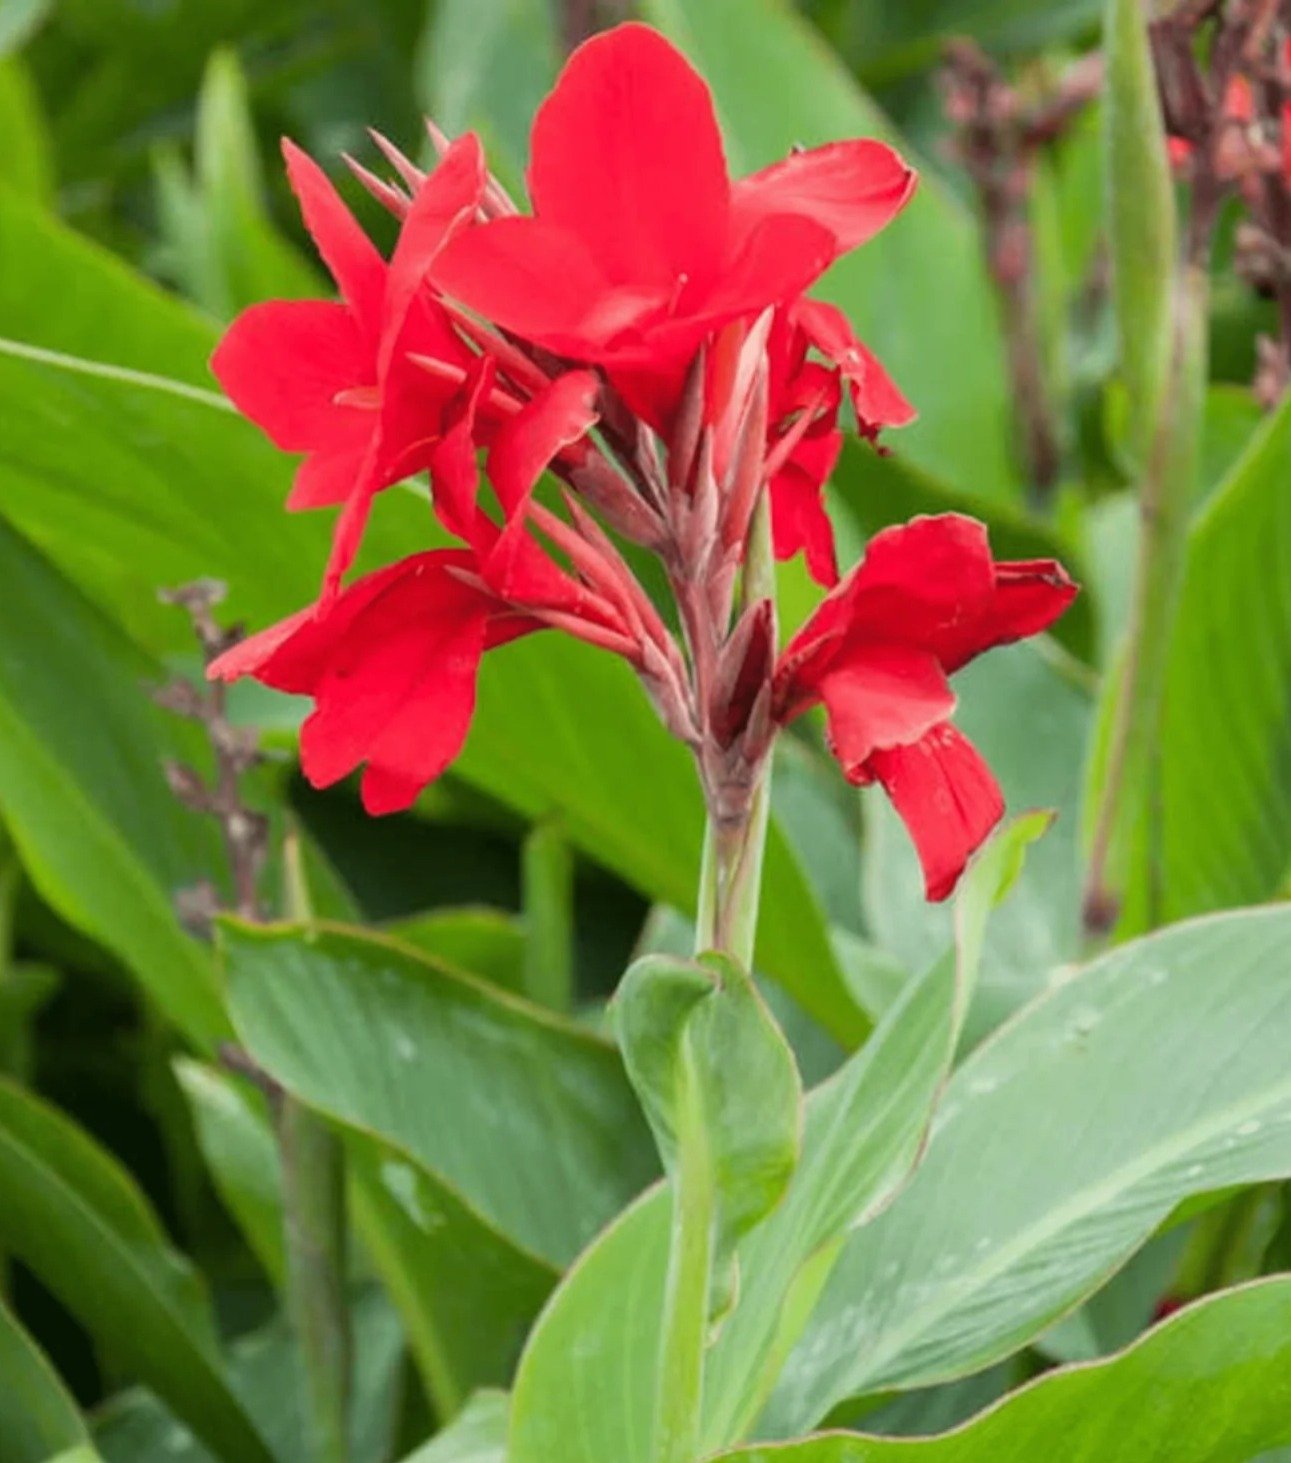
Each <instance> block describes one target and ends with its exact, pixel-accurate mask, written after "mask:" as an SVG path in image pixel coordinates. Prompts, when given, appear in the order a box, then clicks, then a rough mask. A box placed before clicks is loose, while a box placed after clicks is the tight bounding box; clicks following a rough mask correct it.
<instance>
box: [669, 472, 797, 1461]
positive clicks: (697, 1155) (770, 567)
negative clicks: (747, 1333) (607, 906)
mask: <svg viewBox="0 0 1291 1463" xmlns="http://www.w3.org/2000/svg"><path fill="white" fill-rule="evenodd" d="M759 600H770V601H771V604H772V606H774V604H775V558H774V556H773V554H772V548H771V510H770V504H769V502H768V499H767V494H766V492H765V491H764V492H763V493H762V494H761V495H760V497H759V499H758V503H757V505H756V507H755V508H754V511H753V518H752V522H751V523H750V526H749V539H748V545H747V549H746V553H745V561H744V573H743V575H742V578H741V587H740V605H739V608H740V609H741V610H744V609H747V608H748V606H750V605H751V604H754V603H756V602H758V601H759ZM771 633H772V638H773V639H774V636H775V628H774V617H773V619H772V631H771ZM770 811H771V756H770V753H769V752H768V753H767V755H766V757H765V759H764V761H763V764H762V767H761V768H760V770H759V773H758V776H757V779H756V781H755V783H754V785H753V787H752V789H751V791H750V793H749V798H748V803H747V806H746V808H745V812H744V816H743V817H742V818H741V819H739V820H738V821H736V822H734V823H732V822H730V821H726V822H720V821H719V820H717V819H715V818H713V817H712V816H711V815H710V817H709V820H708V826H707V828H706V829H705V833H704V852H703V862H702V864H701V866H700V878H699V898H698V901H697V907H698V913H697V916H696V926H695V950H696V953H697V954H702V953H703V952H704V951H705V950H721V951H723V952H724V953H726V954H728V955H730V956H731V957H732V958H733V959H734V960H736V961H737V962H738V964H739V965H740V966H741V967H742V968H743V969H745V970H748V971H751V970H752V968H753V952H754V945H755V942H756V936H757V923H758V904H759V899H760V895H761V891H762V861H763V854H764V851H765V849H766V839H767V823H768V820H769V817H770ZM681 1082H682V1084H683V1090H682V1092H681V1093H680V1095H679V1096H680V1100H679V1103H678V1111H679V1113H680V1115H681V1117H680V1120H679V1123H678V1128H679V1131H678V1135H677V1139H678V1141H677V1157H676V1163H675V1167H674V1171H673V1200H672V1203H673V1209H672V1234H671V1238H670V1241H669V1254H668V1278H667V1283H666V1289H665V1292H664V1312H663V1337H662V1352H661V1358H660V1367H659V1391H658V1397H657V1405H656V1419H655V1420H656V1443H655V1457H656V1460H657V1463H694V1460H695V1459H696V1458H697V1457H698V1455H699V1443H700V1436H701V1426H702V1420H703V1398H704V1354H705V1351H706V1348H707V1345H708V1330H709V1298H710V1295H711V1292H712V1284H713V1263H714V1237H715V1233H716V1222H717V1191H716V1179H715V1176H714V1173H713V1167H712V1160H711V1154H710V1151H709V1145H708V1136H707V1128H706V1120H705V1115H704V1112H703V1108H702V1104H701V1102H700V1100H699V1086H698V1083H697V1082H696V1081H695V1080H694V1075H693V1069H692V1066H691V1060H690V1056H689V1050H687V1057H686V1060H685V1062H683V1064H682V1075H681Z"/></svg>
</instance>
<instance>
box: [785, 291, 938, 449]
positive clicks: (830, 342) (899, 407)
mask: <svg viewBox="0 0 1291 1463" xmlns="http://www.w3.org/2000/svg"><path fill="white" fill-rule="evenodd" d="M793 320H794V323H795V324H796V325H798V326H799V327H800V328H801V330H802V331H803V332H804V334H805V335H806V336H807V339H808V340H809V341H810V342H811V343H812V345H814V346H815V347H816V349H817V350H818V351H820V353H821V354H822V355H824V356H825V357H827V358H828V359H829V360H830V361H832V362H833V363H834V365H836V366H837V367H838V369H839V370H840V371H841V372H842V373H843V376H844V378H845V379H846V381H847V383H848V385H849V387H850V388H851V394H852V405H853V406H854V407H855V408H856V416H857V419H858V421H859V423H860V427H861V430H862V431H863V432H865V433H866V435H868V436H873V435H874V433H875V432H876V431H877V430H878V429H879V428H880V427H904V426H907V425H908V424H909V423H910V422H912V421H914V419H915V417H916V415H917V413H916V412H915V409H914V407H912V406H911V405H910V403H909V402H908V401H907V400H906V398H905V397H904V396H903V395H902V393H901V391H900V390H899V388H898V387H897V385H896V383H895V382H894V381H893V380H892V378H891V377H890V376H889V375H888V373H887V371H885V370H884V368H883V365H882V364H881V362H880V361H879V358H878V357H877V356H876V355H875V354H874V352H873V351H872V350H870V348H869V347H868V346H867V345H865V344H864V342H863V341H861V340H859V339H858V338H857V335H856V332H855V331H854V330H853V329H852V326H851V323H850V322H849V321H848V319H847V316H846V315H844V314H843V312H842V311H841V310H838V309H836V308H835V307H834V306H833V305H827V304H825V303H824V302H823V301H822V300H801V301H799V303H798V304H797V305H795V306H794V309H793Z"/></svg>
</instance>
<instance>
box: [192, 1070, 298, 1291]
mask: <svg viewBox="0 0 1291 1463" xmlns="http://www.w3.org/2000/svg"><path fill="white" fill-rule="evenodd" d="M175 1076H176V1077H177V1078H178V1080H179V1085H180V1087H181V1088H182V1089H183V1093H184V1096H185V1097H186V1098H187V1099H188V1105H189V1108H190V1109H191V1110H192V1114H193V1125H194V1127H195V1128H196V1129H197V1141H198V1143H199V1145H200V1146H201V1150H202V1157H203V1159H204V1160H205V1162H206V1167H207V1169H208V1170H209V1172H210V1175H211V1181H212V1182H213V1183H214V1185H215V1190H216V1192H217V1193H218V1194H219V1196H220V1198H221V1199H222V1200H223V1201H224V1204H225V1206H226V1207H227V1209H228V1211H229V1213H230V1214H231V1215H232V1216H233V1218H234V1219H235V1220H236V1221H237V1224H238V1228H239V1229H240V1230H241V1231H242V1233H243V1235H244V1236H245V1238H246V1241H247V1243H248V1244H249V1245H250V1247H251V1250H252V1252H253V1253H254V1255H255V1257H256V1259H257V1260H259V1261H260V1263H261V1264H262V1265H263V1266H264V1268H265V1272H266V1273H267V1274H268V1276H269V1278H270V1279H271V1280H272V1281H273V1282H274V1283H275V1285H278V1286H281V1285H282V1283H283V1280H284V1277H285V1274H286V1260H285V1257H284V1255H283V1238H282V1222H283V1221H282V1176H281V1173H280V1171H279V1163H278V1145H277V1143H276V1141H275V1139H274V1134H273V1129H272V1126H271V1125H270V1121H269V1116H268V1113H267V1112H266V1111H265V1109H264V1104H263V1101H260V1102H257V1101H255V1100H254V1099H253V1097H252V1095H251V1092H250V1091H249V1090H248V1088H247V1086H246V1085H245V1084H244V1083H241V1082H239V1081H238V1080H237V1079H236V1078H234V1077H232V1076H230V1075H229V1074H228V1073H227V1072H221V1071H220V1070H218V1069H217V1068H215V1067H208V1066H206V1065H205V1064H204V1063H202V1062H195V1061H192V1060H190V1059H189V1058H187V1057H179V1058H177V1059H176V1061H175ZM257 1095H258V1094H257Z"/></svg>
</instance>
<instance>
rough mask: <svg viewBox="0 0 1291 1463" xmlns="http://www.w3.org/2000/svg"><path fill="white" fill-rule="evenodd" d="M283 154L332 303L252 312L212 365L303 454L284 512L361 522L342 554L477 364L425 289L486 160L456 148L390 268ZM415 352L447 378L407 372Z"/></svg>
mask: <svg viewBox="0 0 1291 1463" xmlns="http://www.w3.org/2000/svg"><path fill="white" fill-rule="evenodd" d="M283 153H284V156H285V158H286V162H287V172H288V174H289V176H290V178H291V182H292V186H293V188H294V189H295V192H296V195H297V197H298V199H299V200H300V205H301V211H302V213H303V215H304V218H305V224H306V227H307V228H308V229H309V232H310V233H311V235H312V236H313V238H314V241H315V243H316V244H317V245H318V249H319V253H320V254H321V255H322V256H323V259H324V261H325V262H326V264H327V267H328V269H329V270H330V271H331V273H332V276H333V278H334V279H335V281H336V284H337V287H338V289H339V290H340V294H341V299H340V300H339V301H329V300H270V301H266V302H265V303H263V304H259V305H253V306H252V307H251V308H250V309H249V310H246V311H244V312H243V314H242V315H240V316H239V317H238V319H237V320H236V321H235V322H234V323H233V325H232V326H231V327H230V329H229V331H228V332H227V333H226V335H225V336H224V339H223V340H222V341H221V342H220V345H219V347H218V349H217V350H216V352H215V354H214V356H213V357H212V360H211V366H212V369H213V370H214V372H215V374H216V376H217V377H218V378H219V380H220V383H221V384H222V385H223V387H224V389H225V390H226V391H227V392H228V394H229V396H230V397H231V398H232V400H233V402H234V404H235V405H236V406H237V407H238V409H239V410H240V411H242V412H243V413H244V414H245V415H246V416H248V417H250V418H251V420H252V421H254V422H256V423H257V425H259V426H260V427H261V428H262V429H263V430H264V431H265V432H266V433H267V435H268V436H269V437H270V438H271V439H272V441H273V442H274V443H275V444H276V445H277V446H279V447H281V448H283V449H284V450H285V451H289V452H304V453H305V454H306V456H305V460H304V462H303V463H302V464H301V466H300V469H299V471H298V472H297V474H296V481H295V485H294V487H293V489H292V493H291V496H290V498H289V499H288V507H290V508H314V507H320V506H326V505H330V504H336V503H344V502H349V501H352V500H355V499H357V500H358V502H359V504H360V506H359V507H358V508H356V509H355V510H354V512H353V514H352V518H357V519H358V520H360V521H359V522H358V523H353V522H352V523H351V525H350V526H349V528H348V529H347V533H346V539H347V540H351V541H352V540H354V539H356V537H357V535H356V533H355V532H354V529H356V528H357V527H361V519H362V516H363V512H364V511H365V502H366V498H368V497H370V495H371V494H372V493H373V492H375V491H377V490H378V489H380V488H382V487H386V486H388V485H389V484H390V483H393V482H397V481H398V480H399V479H400V478H402V477H405V476H407V475H408V474H409V473H411V472H415V471H418V470H420V469H422V468H424V467H425V466H426V464H427V459H428V453H429V450H430V446H431V444H432V443H433V442H434V441H435V440H436V438H437V436H438V429H439V423H440V418H441V416H442V414H443V412H444V410H445V408H446V406H447V405H448V403H449V402H450V401H451V400H452V398H453V397H454V395H455V394H456V392H457V390H458V382H459V381H460V376H461V372H462V371H464V370H465V369H466V368H467V367H468V366H469V364H470V362H471V361H472V360H473V359H474V355H473V352H472V351H471V350H470V349H469V348H468V347H467V346H466V345H465V343H464V342H463V341H462V340H461V339H460V338H459V337H458V335H457V334H456V332H455V331H454V330H453V328H452V325H451V322H450V321H449V319H448V317H447V316H446V315H445V314H444V312H443V311H442V309H440V308H439V306H438V305H437V303H436V302H435V300H434V298H433V297H432V296H431V295H430V294H429V293H427V292H426V291H424V290H423V289H422V283H423V280H424V277H425V274H426V271H427V269H428V268H429V265H430V262H431V260H432V259H433V257H434V255H435V254H436V252H437V251H438V250H439V249H440V248H441V247H442V246H443V244H444V242H445V241H446V240H447V239H448V238H449V237H451V235H452V233H453V231H454V229H456V228H458V227H460V226H461V224H462V223H463V222H464V221H465V220H466V219H467V218H469V217H470V216H472V215H473V214H474V212H475V209H476V207H477V206H478V203H479V199H480V196H481V192H482V189H483V187H484V176H485V174H484V164H483V157H482V155H481V153H480V147H479V143H478V141H477V139H475V138H474V137H470V136H468V137H464V138H461V139H459V141H458V142H457V143H455V144H454V146H453V149H452V150H451V151H450V153H449V155H448V156H447V157H445V158H444V160H443V162H442V163H441V164H440V166H439V167H438V168H436V169H435V171H434V172H433V173H431V174H430V175H429V176H428V177H427V178H426V179H425V180H424V183H423V185H422V186H421V187H420V188H419V190H418V192H417V195H416V196H415V197H414V198H413V199H412V200H411V204H410V207H409V210H408V215H407V218H406V219H405V221H404V226H403V229H402V231H401V233H400V237H399V243H398V246H397V248H396V249H395V252H394V256H393V258H392V259H391V260H390V261H389V263H387V262H386V261H385V260H384V259H382V257H381V255H380V254H379V253H378V252H377V249H376V247H375V245H373V244H372V242H371V241H370V240H369V239H368V237H367V236H366V235H365V234H364V233H363V231H362V229H361V228H360V227H359V225H358V223H357V221H356V220H355V219H354V217H353V215H352V214H351V213H350V212H349V210H348V209H347V208H346V207H345V205H344V203H343V202H342V201H341V199H340V197H339V195H338V194H337V193H336V191H335V189H334V188H333V187H332V185H331V183H329V182H328V180H327V178H326V176H325V175H324V173H323V172H322V170H321V169H320V168H319V167H318V165H317V164H316V163H315V162H313V160H312V159H310V158H309V157H308V156H307V155H306V154H305V153H303V152H301V151H300V149H299V148H297V147H296V146H294V145H293V144H292V143H290V142H284V144H283ZM414 353H416V354H420V355H423V356H427V357H432V358H435V359H438V360H442V361H445V362H448V363H450V364H451V365H452V366H453V367H454V368H455V369H456V372H457V376H456V377H453V376H452V375H450V376H449V377H448V378H447V379H445V378H437V377H434V376H432V375H430V374H428V373H427V372H426V371H424V370H421V369H418V367H417V366H416V364H415V363H414V362H413V361H412V360H411V359H410V356H411V355H412V354H414ZM352 548H353V543H352V542H350V543H349V553H350V554H351V555H352ZM342 557H345V555H344V554H342ZM342 567H343V566H342Z"/></svg>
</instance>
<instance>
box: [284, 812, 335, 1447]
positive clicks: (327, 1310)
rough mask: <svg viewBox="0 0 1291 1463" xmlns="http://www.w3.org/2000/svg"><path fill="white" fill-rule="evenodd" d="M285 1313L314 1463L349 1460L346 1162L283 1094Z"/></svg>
mask: <svg viewBox="0 0 1291 1463" xmlns="http://www.w3.org/2000/svg"><path fill="white" fill-rule="evenodd" d="M283 863H284V894H285V897H284V901H283V902H284V905H285V907H286V914H287V917H288V919H292V920H298V921H300V922H302V923H305V924H308V923H309V922H310V921H311V920H312V918H313V907H312V901H311V899H310V894H309V881H308V878H307V876H306V872H305V866H304V853H303V848H302V845H301V841H300V837H299V835H298V834H297V833H296V831H295V830H294V829H292V830H290V831H289V832H288V834H287V837H286V839H285V840H284V847H283ZM277 1126H278V1152H279V1159H280V1162H281V1164H282V1192H283V1227H284V1239H285V1247H286V1252H287V1297H286V1299H287V1310H288V1314H289V1316H290V1318H291V1322H292V1328H293V1330H294V1332H295V1335H296V1342H297V1345H298V1346H299V1348H300V1359H301V1366H302V1370H303V1381H304V1390H305V1399H306V1402H307V1404H308V1406H307V1411H306V1416H307V1417H308V1418H309V1419H310V1425H311V1427H312V1430H313V1438H312V1442H313V1457H314V1458H316V1459H317V1460H318V1463H349V1456H350V1443H349V1403H350V1373H351V1339H350V1313H349V1306H348V1304H347V1300H346V1294H345V1248H346V1208H345V1163H344V1154H343V1151H342V1148H341V1143H340V1139H339V1138H338V1137H337V1136H336V1134H335V1133H334V1132H333V1131H332V1129H331V1128H330V1127H329V1126H328V1125H327V1123H326V1122H324V1121H323V1119H321V1118H320V1117H318V1116H317V1115H316V1114H315V1113H313V1112H311V1111H310V1109H309V1108H308V1107H306V1106H305V1105H304V1103H301V1102H298V1101H297V1100H296V1099H295V1098H294V1097H293V1096H292V1095H291V1094H290V1093H284V1094H283V1096H282V1098H281V1099H280V1101H279V1104H278V1109H277Z"/></svg>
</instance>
